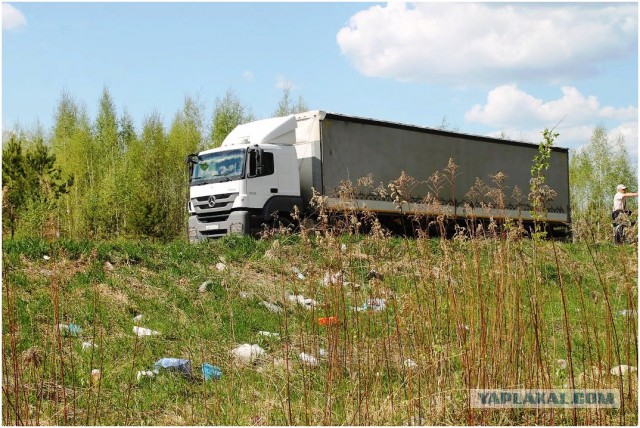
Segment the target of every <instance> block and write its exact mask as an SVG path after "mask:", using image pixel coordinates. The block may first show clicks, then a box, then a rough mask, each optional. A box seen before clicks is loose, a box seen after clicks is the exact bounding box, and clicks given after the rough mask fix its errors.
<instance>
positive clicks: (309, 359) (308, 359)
mask: <svg viewBox="0 0 640 428" xmlns="http://www.w3.org/2000/svg"><path fill="white" fill-rule="evenodd" d="M298 357H299V358H300V361H302V363H303V364H305V365H307V366H309V367H318V365H319V364H320V363H319V362H318V359H317V358H316V357H314V356H313V355H309V354H306V353H304V352H301V353H300V355H299V356H298Z"/></svg>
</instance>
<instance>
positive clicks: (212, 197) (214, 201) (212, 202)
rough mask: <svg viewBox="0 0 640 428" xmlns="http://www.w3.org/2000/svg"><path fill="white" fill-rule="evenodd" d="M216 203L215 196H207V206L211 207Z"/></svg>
mask: <svg viewBox="0 0 640 428" xmlns="http://www.w3.org/2000/svg"><path fill="white" fill-rule="evenodd" d="M215 205H216V197H215V196H213V195H212V196H209V206H210V207H211V208H213V207H214V206H215Z"/></svg>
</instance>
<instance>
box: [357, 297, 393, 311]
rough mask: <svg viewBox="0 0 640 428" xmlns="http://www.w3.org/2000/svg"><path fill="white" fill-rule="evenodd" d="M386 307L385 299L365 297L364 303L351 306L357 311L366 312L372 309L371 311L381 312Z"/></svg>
mask: <svg viewBox="0 0 640 428" xmlns="http://www.w3.org/2000/svg"><path fill="white" fill-rule="evenodd" d="M386 308H387V302H386V300H385V299H367V301H366V302H364V304H363V305H362V306H360V307H358V308H353V310H355V311H357V312H366V311H368V310H372V311H373V312H381V311H384V310H385V309H386Z"/></svg>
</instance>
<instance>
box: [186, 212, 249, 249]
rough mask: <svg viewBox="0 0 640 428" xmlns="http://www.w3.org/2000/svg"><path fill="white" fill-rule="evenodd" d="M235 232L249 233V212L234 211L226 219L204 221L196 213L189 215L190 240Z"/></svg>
mask: <svg viewBox="0 0 640 428" xmlns="http://www.w3.org/2000/svg"><path fill="white" fill-rule="evenodd" d="M234 233H240V234H247V233H249V213H248V212H247V211H232V212H231V213H230V214H229V217H228V218H227V219H226V220H225V221H219V222H215V223H203V222H200V221H199V220H198V218H197V217H196V216H195V215H192V216H189V242H191V243H196V242H199V241H203V240H205V239H207V238H221V237H223V236H227V235H231V234H234Z"/></svg>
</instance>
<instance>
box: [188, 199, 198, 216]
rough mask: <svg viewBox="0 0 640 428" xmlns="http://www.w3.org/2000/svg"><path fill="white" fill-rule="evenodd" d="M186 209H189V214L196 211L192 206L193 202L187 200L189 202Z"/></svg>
mask: <svg viewBox="0 0 640 428" xmlns="http://www.w3.org/2000/svg"><path fill="white" fill-rule="evenodd" d="M187 209H188V210H189V213H190V214H193V213H195V212H196V210H195V208H193V202H191V201H189V204H188V205H187Z"/></svg>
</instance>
